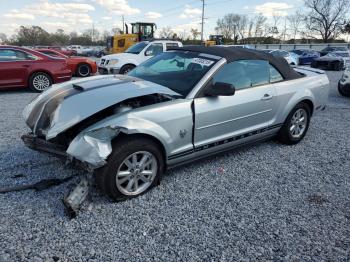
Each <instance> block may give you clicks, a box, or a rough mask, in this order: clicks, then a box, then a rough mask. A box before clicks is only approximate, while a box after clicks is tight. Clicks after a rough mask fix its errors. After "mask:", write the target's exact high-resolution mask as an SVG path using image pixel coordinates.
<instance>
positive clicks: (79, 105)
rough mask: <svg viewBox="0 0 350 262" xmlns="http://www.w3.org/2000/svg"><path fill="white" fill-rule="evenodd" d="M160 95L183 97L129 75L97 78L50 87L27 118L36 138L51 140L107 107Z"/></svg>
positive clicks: (26, 111)
mask: <svg viewBox="0 0 350 262" xmlns="http://www.w3.org/2000/svg"><path fill="white" fill-rule="evenodd" d="M157 93H158V94H165V95H170V96H173V95H175V96H178V95H179V94H177V93H176V92H174V91H172V90H171V89H169V88H167V87H164V86H161V85H158V84H155V83H152V82H148V81H144V80H141V79H137V78H133V77H129V76H123V75H116V76H112V75H111V76H95V77H89V78H85V79H84V80H76V81H70V82H66V83H64V84H60V85H55V86H53V87H52V88H49V89H48V90H46V91H45V92H43V93H42V94H41V95H39V96H38V97H37V98H36V99H35V100H34V101H33V102H31V103H30V104H29V105H28V106H27V107H26V108H25V109H24V111H23V115H24V118H25V120H26V123H27V125H28V126H29V127H30V128H31V129H32V131H33V133H34V134H35V135H41V136H46V139H47V140H49V139H52V138H54V137H56V136H57V135H58V134H59V133H61V132H63V131H65V130H67V129H68V128H70V127H72V126H74V125H76V124H78V123H79V122H81V121H82V120H84V119H86V118H88V117H90V116H92V115H94V114H96V113H98V112H100V111H102V110H103V109H105V108H107V107H110V106H113V105H115V104H117V103H119V102H122V101H124V100H126V99H129V98H133V97H139V96H144V95H150V94H157Z"/></svg>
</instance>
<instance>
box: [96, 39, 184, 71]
mask: <svg viewBox="0 0 350 262" xmlns="http://www.w3.org/2000/svg"><path fill="white" fill-rule="evenodd" d="M179 46H182V43H181V42H178V41H171V40H156V41H143V42H139V43H137V44H135V45H133V46H131V47H130V48H128V49H127V50H126V51H125V53H121V54H113V55H107V56H103V57H101V60H100V64H99V66H98V71H99V73H100V74H127V73H128V72H129V71H131V70H132V69H134V68H135V67H136V66H138V65H139V64H141V63H142V62H144V61H146V60H148V59H150V58H151V57H153V56H155V55H158V54H160V53H162V52H163V51H165V50H168V49H169V48H172V47H179Z"/></svg>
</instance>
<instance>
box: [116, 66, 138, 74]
mask: <svg viewBox="0 0 350 262" xmlns="http://www.w3.org/2000/svg"><path fill="white" fill-rule="evenodd" d="M135 67H136V66H134V65H125V66H123V67H122V68H121V69H120V72H119V73H120V74H121V75H126V74H127V73H129V72H130V71H131V70H133V69H134V68H135Z"/></svg>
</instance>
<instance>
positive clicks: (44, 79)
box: [29, 72, 52, 93]
mask: <svg viewBox="0 0 350 262" xmlns="http://www.w3.org/2000/svg"><path fill="white" fill-rule="evenodd" d="M51 85H52V79H51V77H50V76H49V75H48V74H46V73H43V72H37V73H34V74H32V75H31V76H30V78H29V88H30V89H31V90H33V91H34V92H38V93H40V92H43V91H44V90H45V89H47V88H49V87H50V86H51Z"/></svg>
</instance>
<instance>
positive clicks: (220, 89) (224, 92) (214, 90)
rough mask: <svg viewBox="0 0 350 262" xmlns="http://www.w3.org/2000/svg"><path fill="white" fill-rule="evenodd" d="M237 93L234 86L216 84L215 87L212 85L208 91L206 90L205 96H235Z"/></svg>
mask: <svg viewBox="0 0 350 262" xmlns="http://www.w3.org/2000/svg"><path fill="white" fill-rule="evenodd" d="M235 92H236V89H235V87H234V86H233V85H231V84H227V83H222V82H216V83H215V84H213V85H210V86H209V87H208V88H207V90H205V93H204V95H205V96H233V95H234V94H235Z"/></svg>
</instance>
